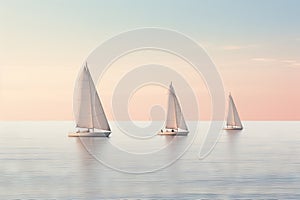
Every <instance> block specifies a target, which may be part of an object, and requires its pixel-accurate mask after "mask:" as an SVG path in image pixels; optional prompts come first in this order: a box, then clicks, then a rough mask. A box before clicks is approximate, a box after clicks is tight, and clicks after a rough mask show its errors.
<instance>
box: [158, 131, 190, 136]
mask: <svg viewBox="0 0 300 200" xmlns="http://www.w3.org/2000/svg"><path fill="white" fill-rule="evenodd" d="M188 133H189V132H188V131H178V132H176V131H174V132H171V131H163V132H159V133H157V134H158V135H166V136H187V135H188Z"/></svg>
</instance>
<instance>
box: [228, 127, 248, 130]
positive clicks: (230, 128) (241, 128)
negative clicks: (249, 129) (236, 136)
mask: <svg viewBox="0 0 300 200" xmlns="http://www.w3.org/2000/svg"><path fill="white" fill-rule="evenodd" d="M224 130H243V127H225V128H224Z"/></svg>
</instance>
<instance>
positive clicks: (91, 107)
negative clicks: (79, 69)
mask: <svg viewBox="0 0 300 200" xmlns="http://www.w3.org/2000/svg"><path fill="white" fill-rule="evenodd" d="M84 69H85V70H86V71H87V72H88V74H89V75H90V72H89V70H88V67H87V63H85V67H84ZM89 87H90V93H89V95H90V102H91V103H90V110H91V118H92V129H93V130H94V123H93V122H94V120H93V108H94V105H93V99H92V88H91V77H90V76H89Z"/></svg>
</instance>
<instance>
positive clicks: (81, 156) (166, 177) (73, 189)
mask: <svg viewBox="0 0 300 200" xmlns="http://www.w3.org/2000/svg"><path fill="white" fill-rule="evenodd" d="M157 123H158V122H157ZM190 123H192V122H190ZM193 123H195V122H193ZM136 124H137V125H139V126H146V125H147V123H146V122H136ZM200 124H201V125H200V128H199V130H198V131H197V132H195V131H194V130H193V132H195V133H191V134H190V135H189V136H188V137H184V136H181V137H164V136H157V135H155V134H153V133H154V132H155V130H154V129H155V128H157V125H156V126H154V127H152V129H153V130H152V129H151V127H150V128H148V129H147V131H141V130H142V129H137V128H133V127H132V126H131V125H130V123H128V122H122V123H120V124H119V125H118V126H117V124H115V123H111V126H112V131H113V133H112V134H111V137H110V138H83V139H79V138H68V137H67V134H68V132H70V131H72V130H73V127H74V124H73V122H0V173H1V174H0V199H300V122H244V126H245V129H244V130H243V131H239V132H226V131H222V132H221V137H220V138H219V141H218V143H217V145H216V146H215V148H214V149H213V151H212V152H211V153H210V154H209V155H208V156H207V157H206V158H205V159H199V153H200V150H201V146H202V142H203V141H204V138H205V137H204V135H205V133H206V130H207V128H208V126H209V123H208V122H201V123H200ZM160 125H161V123H158V126H160ZM190 126H191V125H190ZM119 128H122V129H123V130H124V131H120V130H119Z"/></svg>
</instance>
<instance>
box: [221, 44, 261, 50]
mask: <svg viewBox="0 0 300 200" xmlns="http://www.w3.org/2000/svg"><path fill="white" fill-rule="evenodd" d="M257 46H258V45H256V44H249V45H226V46H222V49H224V50H240V49H249V48H254V47H257Z"/></svg>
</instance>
